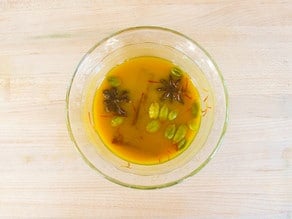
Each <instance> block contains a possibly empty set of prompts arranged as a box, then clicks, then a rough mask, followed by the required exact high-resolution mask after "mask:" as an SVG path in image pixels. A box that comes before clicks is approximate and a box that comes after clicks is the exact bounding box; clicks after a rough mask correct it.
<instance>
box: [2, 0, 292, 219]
mask: <svg viewBox="0 0 292 219" xmlns="http://www.w3.org/2000/svg"><path fill="white" fill-rule="evenodd" d="M174 2H180V3H174ZM194 2H195V1H192V0H181V1H167V0H157V1H154V0H150V1H144V0H142V1H138V0H137V1H135V0H130V1H111V0H110V1H75V0H74V1H73V0H71V1H58V0H56V1H50V0H23V1H21V0H19V1H17V0H1V1H0V217H37V218H38V217H41V216H44V217H50V218H63V217H68V218H73V217H75V218H86V217H95V218H99V217H102V218H109V217H120V216H126V217H128V216H132V217H133V218H149V217H153V218H157V217H165V218H178V217H179V218H194V217H198V218H205V217H218V218H226V217H254V218H260V217H265V218H266V217H270V218H291V217H292V213H291V212H292V59H291V58H292V2H291V1H280V0H279V1H273V0H266V1H221V2H220V1H215V0H207V1H203V0H199V1H196V3H194ZM138 25H158V26H164V27H168V28H172V29H175V30H178V31H180V32H182V33H184V34H186V35H188V36H190V37H191V38H194V39H195V40H197V41H198V42H199V43H200V44H202V45H203V46H204V47H205V48H206V49H207V50H208V51H209V52H210V53H211V55H212V56H213V57H214V58H215V60H216V61H217V63H218V65H219V67H220V68H221V70H222V72H223V74H224V77H225V80H226V84H227V87H228V90H229V97H230V121H229V127H228V131H227V134H226V136H225V139H224V141H223V144H222V147H221V148H220V150H219V151H218V153H217V154H216V156H215V158H214V159H213V160H212V161H211V162H210V163H209V164H208V165H207V166H206V167H205V168H204V169H203V170H202V171H201V172H199V173H198V174H197V175H195V176H194V177H191V178H189V179H188V180H186V181H184V182H182V183H181V184H179V185H176V186H173V187H170V188H166V189H161V190H150V191H141V190H135V189H128V188H124V187H122V186H119V185H115V184H113V183H111V182H109V181H107V180H106V179H104V178H103V177H101V176H100V175H98V174H97V173H96V172H94V171H93V170H92V169H90V168H89V167H88V166H87V165H86V164H85V162H84V161H83V160H82V158H81V156H80V155H79V153H78V152H77V151H76V150H75V149H74V146H73V143H72V142H71V141H70V138H69V137H68V133H67V129H66V124H65V93H66V89H67V87H68V84H69V80H70V78H71V77H72V73H73V71H74V69H75V68H76V66H77V64H78V62H79V60H80V59H81V57H82V56H83V55H84V54H85V52H86V51H87V50H88V49H89V48H90V47H91V46H92V45H93V44H95V43H96V42H97V41H99V40H101V39H102V38H104V37H106V36H108V35H109V34H111V33H113V32H115V31H117V30H120V29H123V28H126V27H129V26H138Z"/></svg>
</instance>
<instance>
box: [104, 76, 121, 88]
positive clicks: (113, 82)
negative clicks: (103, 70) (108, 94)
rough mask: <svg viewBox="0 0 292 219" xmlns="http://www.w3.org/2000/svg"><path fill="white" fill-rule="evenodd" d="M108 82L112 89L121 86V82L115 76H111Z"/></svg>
mask: <svg viewBox="0 0 292 219" xmlns="http://www.w3.org/2000/svg"><path fill="white" fill-rule="evenodd" d="M107 81H108V83H109V84H110V85H111V86H112V87H118V86H120V85H121V80H120V79H119V78H118V77H115V76H109V77H108V78H107Z"/></svg>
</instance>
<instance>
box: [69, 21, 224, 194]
mask: <svg viewBox="0 0 292 219" xmlns="http://www.w3.org/2000/svg"><path fill="white" fill-rule="evenodd" d="M139 56H156V57H161V58H164V59H167V60H169V61H172V62H173V63H175V64H176V65H178V66H180V67H181V68H182V69H183V70H184V71H185V72H187V73H188V74H189V76H190V77H191V80H192V81H193V83H194V84H195V86H196V87H197V89H198V91H199V94H200V99H201V105H202V115H203V116H202V120H201V126H200V129H199V131H198V134H197V136H196V137H195V139H194V140H193V142H192V143H191V145H190V146H189V147H188V148H187V149H186V150H185V151H184V152H182V153H181V154H180V155H178V156H177V157H175V158H173V159H171V160H169V161H167V162H164V163H161V164H155V165H140V164H134V163H129V162H128V161H125V160H123V159H121V158H119V157H118V156H116V155H115V154H113V153H112V152H111V151H110V150H109V149H108V148H107V147H106V146H105V145H104V144H103V142H102V141H101V139H100V137H99V135H98V133H97V132H96V131H95V129H94V127H93V120H92V104H93V98H94V94H95V91H96V89H97V88H98V87H99V85H100V84H101V82H102V81H103V79H104V77H105V75H106V74H107V73H108V72H109V71H110V70H111V69H112V68H113V67H114V66H116V65H117V64H120V63H122V62H124V61H125V60H127V59H130V58H133V57H139ZM66 104H67V126H68V130H69V134H70V136H71V138H72V141H73V142H74V143H75V146H76V148H77V150H78V151H79V152H80V154H81V155H82V157H83V158H84V160H85V161H86V163H87V164H88V165H89V166H90V167H92V168H93V169H94V170H96V171H97V172H99V173H101V174H102V175H103V176H104V177H105V178H107V179H109V180H110V181H112V182H115V183H118V184H120V185H124V186H127V187H132V188H139V189H154V188H162V187H166V186H170V185H174V184H176V183H178V182H180V181H182V180H183V179H185V178H187V177H189V176H191V175H193V174H195V173H197V172H198V171H199V170H201V169H202V168H203V167H204V166H205V165H206V164H207V163H208V162H209V161H210V160H211V158H212V157H213V155H214V153H215V152H216V150H217V149H218V146H219V144H220V141H221V139H222V137H223V135H224V133H225V130H226V126H227V109H228V105H227V104H228V101H227V92H226V88H225V86H224V81H223V78H222V75H221V73H220V71H219V69H218V67H217V65H216V64H215V62H214V61H213V59H212V58H211V56H210V55H209V54H208V53H207V52H206V51H205V50H204V49H203V48H202V47H201V46H200V45H199V44H198V43H196V42H195V41H194V40H192V39H190V38H189V37H187V36H185V35H183V34H181V33H179V32H176V31H173V30H170V29H166V28H161V27H152V26H150V27H147V26H144V27H133V28H128V29H125V30H122V31H119V32H117V33H115V34H113V35H111V36H109V37H108V38H105V39H103V40H102V41H100V42H99V43H97V44H96V45H95V46H94V47H93V48H91V49H90V50H89V51H88V52H87V53H86V55H85V56H84V57H83V58H82V60H81V61H80V63H79V65H78V67H77V69H76V71H75V73H74V75H73V78H72V80H71V84H70V86H69V89H68V92H67V98H66Z"/></svg>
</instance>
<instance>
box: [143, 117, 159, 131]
mask: <svg viewBox="0 0 292 219" xmlns="http://www.w3.org/2000/svg"><path fill="white" fill-rule="evenodd" d="M159 127H160V124H159V121H157V120H152V121H150V122H149V123H148V125H147V126H146V131H147V132H150V133H153V132H156V131H158V129H159Z"/></svg>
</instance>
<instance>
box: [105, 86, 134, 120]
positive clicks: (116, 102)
mask: <svg viewBox="0 0 292 219" xmlns="http://www.w3.org/2000/svg"><path fill="white" fill-rule="evenodd" d="M128 94H129V92H128V91H127V90H122V91H119V90H118V89H117V88H116V87H111V88H110V89H106V90H104V91H103V97H104V101H103V102H104V104H105V109H106V111H107V112H112V113H114V114H115V115H118V116H124V117H126V116H127V112H126V111H125V110H124V109H123V108H122V107H121V104H122V103H128V102H129V101H130V99H129V96H128Z"/></svg>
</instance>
